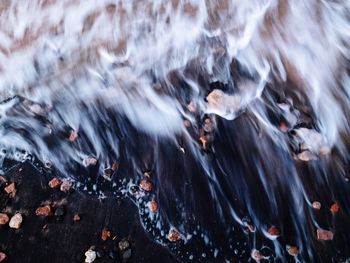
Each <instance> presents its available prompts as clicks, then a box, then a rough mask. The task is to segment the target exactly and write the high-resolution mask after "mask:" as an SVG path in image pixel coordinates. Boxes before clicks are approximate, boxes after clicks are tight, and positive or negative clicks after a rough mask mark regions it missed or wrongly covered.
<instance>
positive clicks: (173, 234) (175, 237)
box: [167, 228, 182, 242]
mask: <svg viewBox="0 0 350 263" xmlns="http://www.w3.org/2000/svg"><path fill="white" fill-rule="evenodd" d="M167 238H168V240H169V241H171V242H176V241H179V240H181V239H182V235H181V234H180V233H179V232H178V231H177V230H176V229H175V228H171V229H170V230H169V233H168V236H167Z"/></svg>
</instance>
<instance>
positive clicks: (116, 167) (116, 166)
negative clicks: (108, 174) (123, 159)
mask: <svg viewBox="0 0 350 263" xmlns="http://www.w3.org/2000/svg"><path fill="white" fill-rule="evenodd" d="M118 167H119V163H113V164H112V170H113V172H115V171H117V170H118Z"/></svg>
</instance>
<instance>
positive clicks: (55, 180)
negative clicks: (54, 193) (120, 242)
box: [49, 177, 62, 188]
mask: <svg viewBox="0 0 350 263" xmlns="http://www.w3.org/2000/svg"><path fill="white" fill-rule="evenodd" d="M61 184H62V181H61V180H60V179H58V178H57V177H55V178H53V179H52V180H51V181H50V182H49V187H50V188H59V187H60V186H61Z"/></svg>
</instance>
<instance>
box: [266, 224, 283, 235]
mask: <svg viewBox="0 0 350 263" xmlns="http://www.w3.org/2000/svg"><path fill="white" fill-rule="evenodd" d="M267 232H268V233H269V234H270V235H271V236H279V235H280V231H279V230H278V228H277V227H275V226H272V227H270V228H269V229H268V231H267Z"/></svg>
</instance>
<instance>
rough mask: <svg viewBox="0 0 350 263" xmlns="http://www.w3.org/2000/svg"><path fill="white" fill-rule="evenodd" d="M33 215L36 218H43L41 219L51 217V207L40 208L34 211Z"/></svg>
mask: <svg viewBox="0 0 350 263" xmlns="http://www.w3.org/2000/svg"><path fill="white" fill-rule="evenodd" d="M35 214H36V215H37V216H43V217H46V216H51V215H52V209H51V206H49V205H43V206H40V207H38V208H37V209H36V210H35Z"/></svg>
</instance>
